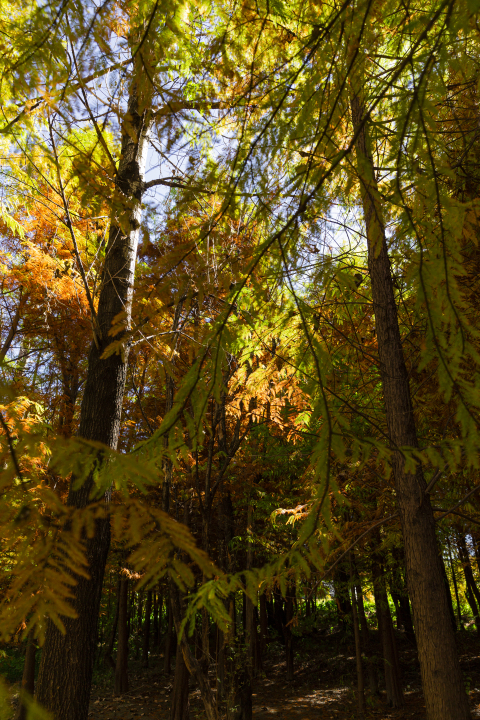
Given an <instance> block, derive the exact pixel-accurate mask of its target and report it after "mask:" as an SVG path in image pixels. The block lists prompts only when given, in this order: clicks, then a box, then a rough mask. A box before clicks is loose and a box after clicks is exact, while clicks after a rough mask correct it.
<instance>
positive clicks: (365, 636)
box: [355, 584, 378, 695]
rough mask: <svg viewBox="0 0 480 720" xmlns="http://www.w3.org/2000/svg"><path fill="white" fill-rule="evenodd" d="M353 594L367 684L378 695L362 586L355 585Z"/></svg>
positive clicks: (376, 675) (376, 674) (373, 693)
mask: <svg viewBox="0 0 480 720" xmlns="http://www.w3.org/2000/svg"><path fill="white" fill-rule="evenodd" d="M355 594H356V596H357V612H358V616H359V618H360V629H361V634H362V645H363V648H364V652H365V657H366V660H367V674H368V686H369V688H370V692H371V693H372V695H378V673H377V668H376V665H375V659H374V658H373V657H371V652H370V648H371V639H370V630H369V629H368V623H367V617H366V615H365V607H364V604H363V593H362V586H361V585H360V584H357V585H356V587H355Z"/></svg>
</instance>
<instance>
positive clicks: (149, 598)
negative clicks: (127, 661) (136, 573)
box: [142, 590, 152, 668]
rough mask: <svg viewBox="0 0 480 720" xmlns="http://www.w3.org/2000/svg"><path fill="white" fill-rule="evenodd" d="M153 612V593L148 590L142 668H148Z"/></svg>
mask: <svg viewBox="0 0 480 720" xmlns="http://www.w3.org/2000/svg"><path fill="white" fill-rule="evenodd" d="M151 612H152V591H151V590H147V602H146V604H145V620H144V622H143V638H142V640H143V648H142V667H144V668H148V651H149V650H150V615H151Z"/></svg>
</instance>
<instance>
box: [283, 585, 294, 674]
mask: <svg viewBox="0 0 480 720" xmlns="http://www.w3.org/2000/svg"><path fill="white" fill-rule="evenodd" d="M293 593H294V590H293V588H292V586H291V585H290V583H289V584H288V586H287V597H286V599H285V627H284V629H283V634H284V637H285V654H286V659H287V680H293V679H294V667H293V633H292V620H293V598H294V595H293Z"/></svg>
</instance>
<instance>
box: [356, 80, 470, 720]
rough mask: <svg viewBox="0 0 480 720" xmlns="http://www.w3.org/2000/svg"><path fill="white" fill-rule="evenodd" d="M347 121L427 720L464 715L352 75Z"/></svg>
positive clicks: (385, 252)
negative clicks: (413, 457) (412, 459)
mask: <svg viewBox="0 0 480 720" xmlns="http://www.w3.org/2000/svg"><path fill="white" fill-rule="evenodd" d="M351 81H352V84H353V86H354V87H353V91H352V97H351V107H352V120H353V128H354V132H355V133H356V134H357V139H356V142H355V149H356V155H357V166H358V175H359V178H360V187H361V198H362V205H363V213H364V219H365V227H366V235H367V245H368V268H369V273H370V280H371V285H372V299H373V309H374V313H375V326H376V335H377V343H378V355H379V359H380V372H381V377H382V384H383V394H384V401H385V411H386V417H387V427H388V432H389V437H390V441H391V445H392V450H393V458H392V469H393V475H394V480H395V488H396V494H397V505H398V509H399V513H400V519H401V524H402V531H403V539H404V547H405V560H406V570H407V582H408V589H409V594H410V598H411V601H412V608H413V617H414V622H415V634H416V637H417V643H418V655H419V660H420V669H421V674H422V684H423V692H424V697H425V706H426V714H427V718H428V720H466V719H467V718H470V709H469V705H468V699H467V696H466V693H465V687H464V684H463V675H462V672H461V669H460V664H459V660H458V653H457V648H456V645H455V635H454V632H453V629H452V624H451V621H450V614H449V609H448V601H447V596H446V590H445V585H444V582H443V577H442V569H441V566H440V557H439V553H438V547H437V539H436V535H435V520H434V516H433V511H432V507H431V504H430V496H429V495H427V494H426V493H425V490H426V482H425V478H424V476H423V471H422V468H421V466H420V465H417V467H416V469H415V470H414V471H413V472H407V470H406V467H405V459H404V455H403V453H402V451H401V450H400V448H402V447H405V446H407V447H413V448H416V447H418V441H417V434H416V427H415V419H414V414H413V407H412V401H411V396H410V387H409V379H408V371H407V367H406V365H405V359H404V354H403V347H402V340H401V336H400V330H399V325H398V318H397V308H396V302H395V296H394V291H393V282H392V272H391V267H390V260H389V257H388V250H387V242H386V236H385V225H384V220H383V213H382V207H381V203H380V195H379V192H378V187H377V183H376V179H375V171H374V164H373V159H372V154H371V150H370V145H369V138H368V133H367V126H366V111H365V105H364V100H363V97H362V82H363V79H362V78H361V77H358V76H357V77H355V75H354V74H352V80H351Z"/></svg>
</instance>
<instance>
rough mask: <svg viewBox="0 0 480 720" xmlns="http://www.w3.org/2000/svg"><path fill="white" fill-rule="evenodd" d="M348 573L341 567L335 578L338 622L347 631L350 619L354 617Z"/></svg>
mask: <svg viewBox="0 0 480 720" xmlns="http://www.w3.org/2000/svg"><path fill="white" fill-rule="evenodd" d="M348 577H349V576H348V572H347V571H346V569H345V567H343V566H342V565H340V566H339V567H338V568H337V571H336V572H335V574H334V576H333V586H334V589H335V602H336V605H337V613H338V621H339V623H340V625H341V626H342V628H343V629H345V627H346V624H347V622H348V618H349V617H351V615H352V604H351V602H350V591H349V589H348V584H349V583H348Z"/></svg>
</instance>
